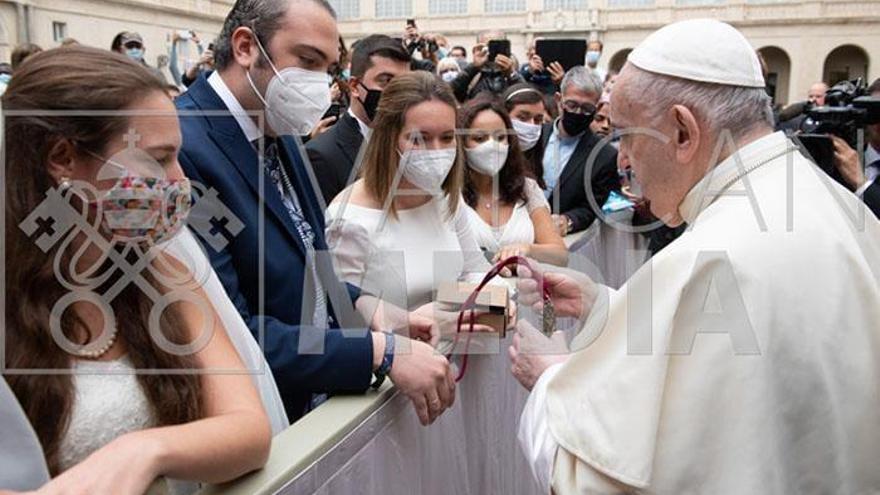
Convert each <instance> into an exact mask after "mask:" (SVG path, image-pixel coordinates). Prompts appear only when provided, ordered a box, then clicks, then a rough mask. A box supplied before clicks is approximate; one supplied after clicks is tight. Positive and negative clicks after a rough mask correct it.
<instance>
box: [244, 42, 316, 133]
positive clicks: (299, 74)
mask: <svg viewBox="0 0 880 495" xmlns="http://www.w3.org/2000/svg"><path fill="white" fill-rule="evenodd" d="M254 39H256V40H257V46H258V47H259V48H260V52H261V53H262V54H263V57H265V58H266V60H267V61H268V62H269V65H270V66H271V67H272V71H273V72H275V76H273V77H272V80H271V81H269V86H268V87H267V88H266V96H265V97H263V95H261V94H260V92H259V91H257V87H256V86H255V85H254V82H253V80H252V79H251V73H250V70H248V71H247V73H246V74H247V80H248V83H250V85H251V88H253V90H254V93H256V94H257V98H259V99H260V101H261V102H262V103H263V106H264V107H265V108H266V124H267V125H268V126H269V127H270V128H271V129H272V130H273V131H274V132H275V134H276V135H279V136H284V135H299V136H303V135H306V134H308V133H310V132H312V129H314V128H315V126H316V125H318V122H319V121H320V120H321V117H323V116H324V114H325V113H326V112H327V109H328V108H330V103H331V100H330V76H329V75H328V74H326V73H324V72H316V71H311V70H306V69H300V68H298V67H288V68H286V69H284V70H282V71H281V72H279V71H278V69H276V68H275V64H274V63H272V60H271V59H270V58H269V55H268V54H267V53H266V51H265V50H264V49H263V45H262V43H260V40H259V39H258V38H257V37H256V36H254Z"/></svg>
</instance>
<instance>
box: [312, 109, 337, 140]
mask: <svg viewBox="0 0 880 495" xmlns="http://www.w3.org/2000/svg"><path fill="white" fill-rule="evenodd" d="M334 122H336V116H334V115H331V116H329V117H327V118H325V119H321V120H320V121H319V122H318V125H316V126H315V128H314V129H312V132H310V133H309V138H310V139H315V138H316V137H318V136H320V135H321V134H324V133H325V132H327V131H328V130H330V127H331V126H332V125H333V123H334Z"/></svg>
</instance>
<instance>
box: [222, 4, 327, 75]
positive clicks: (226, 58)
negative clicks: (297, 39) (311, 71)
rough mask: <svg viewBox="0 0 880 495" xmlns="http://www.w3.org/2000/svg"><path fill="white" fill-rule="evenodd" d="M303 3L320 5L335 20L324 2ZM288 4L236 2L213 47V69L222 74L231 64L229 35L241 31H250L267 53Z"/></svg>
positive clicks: (288, 6)
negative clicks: (239, 29)
mask: <svg viewBox="0 0 880 495" xmlns="http://www.w3.org/2000/svg"><path fill="white" fill-rule="evenodd" d="M302 1H311V2H314V3H316V4H318V5H320V6H321V7H322V8H324V10H326V11H327V12H329V13H330V15H331V16H333V18H334V19H336V11H334V10H333V7H331V6H330V3H329V2H327V0H302ZM290 3H291V0H237V1H236V2H235V5H233V6H232V10H230V11H229V15H227V16H226V20H225V21H224V22H223V29H222V30H221V31H220V36H218V37H217V41H216V43H214V67H216V68H217V70H223V69H225V68H227V67H229V64H231V63H232V58H233V57H232V33H234V32H235V30H236V29H238V28H240V27H249V28H251V29H253V30H254V32H255V33H256V35H257V38H258V39H259V40H260V43H262V45H263V47H264V48H265V49H266V50H268V49H269V48H268V47H269V42H271V41H272V37H273V36H275V33H276V32H277V31H278V29H279V28H281V22H282V20H283V19H284V16H285V15H286V14H287V10H288V8H290ZM260 60H262V59H260Z"/></svg>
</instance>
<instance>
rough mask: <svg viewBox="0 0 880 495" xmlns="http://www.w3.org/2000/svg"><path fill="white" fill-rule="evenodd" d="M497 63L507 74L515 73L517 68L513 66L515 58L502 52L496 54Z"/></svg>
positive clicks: (503, 72)
mask: <svg viewBox="0 0 880 495" xmlns="http://www.w3.org/2000/svg"><path fill="white" fill-rule="evenodd" d="M495 65H496V66H497V67H498V70H499V71H501V73H502V74H505V75H508V74H511V73H513V71H514V69H515V67H514V66H513V59H512V58H510V57H508V56H506V55H502V54H500V53H499V54H498V55H496V56H495Z"/></svg>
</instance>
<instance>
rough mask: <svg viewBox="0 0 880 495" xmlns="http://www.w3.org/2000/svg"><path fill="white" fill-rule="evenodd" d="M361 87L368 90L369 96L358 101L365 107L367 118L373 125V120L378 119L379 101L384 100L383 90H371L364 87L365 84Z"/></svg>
mask: <svg viewBox="0 0 880 495" xmlns="http://www.w3.org/2000/svg"><path fill="white" fill-rule="evenodd" d="M360 86H361V88H362V89H365V90H367V96H366V97H365V98H364V99H360V98H358V100H359V101H360V102H361V105H363V106H364V112H366V113H367V118H368V119H370V123H372V122H373V119H375V118H376V111H377V110H378V109H379V99H380V98H382V90H381V89H370V88H368V87H366V86H364V85H363V83H361V85H360Z"/></svg>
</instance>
